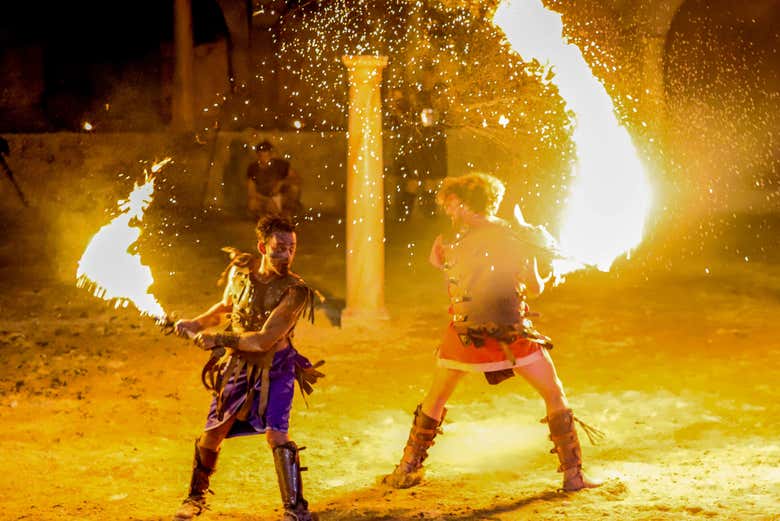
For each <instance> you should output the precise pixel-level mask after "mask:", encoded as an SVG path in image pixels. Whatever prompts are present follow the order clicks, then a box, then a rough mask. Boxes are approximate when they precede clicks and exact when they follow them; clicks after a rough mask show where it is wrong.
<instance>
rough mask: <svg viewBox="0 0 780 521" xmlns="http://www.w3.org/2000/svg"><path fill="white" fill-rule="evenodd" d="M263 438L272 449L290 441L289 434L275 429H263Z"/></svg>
mask: <svg viewBox="0 0 780 521" xmlns="http://www.w3.org/2000/svg"><path fill="white" fill-rule="evenodd" d="M265 439H266V441H267V442H268V446H269V447H271V448H272V449H274V448H276V447H278V446H280V445H284V444H285V443H287V442H289V441H290V435H289V434H288V433H286V432H281V431H275V430H271V429H268V430H267V431H265Z"/></svg>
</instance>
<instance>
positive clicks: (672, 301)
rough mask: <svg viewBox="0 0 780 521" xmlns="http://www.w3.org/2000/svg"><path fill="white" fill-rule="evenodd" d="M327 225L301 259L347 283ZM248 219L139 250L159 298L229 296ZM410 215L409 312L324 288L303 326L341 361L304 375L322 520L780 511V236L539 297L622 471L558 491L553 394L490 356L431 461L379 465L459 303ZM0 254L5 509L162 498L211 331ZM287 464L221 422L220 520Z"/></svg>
mask: <svg viewBox="0 0 780 521" xmlns="http://www.w3.org/2000/svg"><path fill="white" fill-rule="evenodd" d="M332 229H333V226H330V225H327V224H318V225H312V224H308V225H306V226H305V227H304V228H303V229H302V231H301V234H300V239H299V240H300V252H299V258H298V260H297V265H296V268H297V271H298V272H299V273H301V274H302V275H303V276H304V277H305V278H307V280H309V281H310V282H311V283H312V284H314V285H316V286H318V287H320V288H322V289H323V290H325V291H327V292H329V293H330V294H334V295H343V278H344V262H343V257H344V252H343V246H341V247H339V248H337V247H336V246H335V244H334V242H333V241H331V240H329V236H330V233H331V232H332ZM251 233H252V229H251V224H250V223H248V222H240V221H231V220H220V221H214V222H204V223H202V224H201V225H200V226H199V227H197V229H193V230H190V231H188V232H187V233H183V234H181V235H180V236H179V237H177V238H175V240H173V247H172V248H169V249H167V250H164V251H162V250H155V251H154V252H152V253H149V255H148V256H145V259H147V261H148V262H149V264H151V265H152V267H153V269H154V272H155V275H156V277H157V279H158V284H157V285H156V286H155V288H154V291H155V294H156V295H157V296H158V297H159V299H160V301H161V302H162V304H163V305H164V306H165V307H166V309H168V310H175V311H177V312H179V313H180V315H182V316H188V315H191V314H194V313H196V312H200V311H201V310H203V309H205V308H206V307H207V306H208V305H210V304H211V303H213V302H214V301H215V300H216V299H217V298H218V294H219V290H218V289H217V288H216V286H215V284H214V281H215V280H216V277H217V275H218V274H219V272H220V271H221V270H222V268H223V266H224V264H225V258H224V257H223V254H222V253H221V252H220V251H219V247H220V246H222V245H223V244H234V245H237V246H242V247H247V246H251V237H252V235H251ZM333 233H336V234H337V232H333ZM393 233H394V234H395V235H394V236H393V237H391V239H392V240H390V241H389V251H388V284H387V288H388V289H387V291H388V307H389V309H390V311H391V314H392V316H393V320H392V322H391V323H389V324H387V325H386V326H384V327H381V328H376V329H371V330H353V331H348V330H342V329H339V328H337V327H334V326H332V325H330V323H329V322H328V320H327V317H326V315H325V313H324V312H322V311H320V312H318V316H317V323H316V324H315V325H314V326H311V325H308V324H306V325H304V324H301V326H300V327H299V329H298V334H297V346H298V348H299V349H300V350H301V351H302V352H304V353H305V354H307V355H308V356H309V357H310V358H311V359H313V360H319V359H321V358H322V359H325V360H326V361H327V363H326V365H325V366H324V369H325V372H326V373H327V376H326V378H325V379H324V381H322V383H321V384H320V385H318V387H317V389H316V391H315V393H314V394H313V395H312V396H311V399H310V400H309V401H310V403H309V407H308V408H307V407H306V405H305V404H304V403H303V401H302V400H301V399H300V397H296V401H295V404H294V411H293V417H292V429H293V434H294V439H295V440H296V441H297V442H298V443H299V444H300V445H305V446H306V447H307V450H306V451H305V452H304V453H303V454H302V458H303V463H304V465H306V466H308V467H309V469H310V470H309V472H308V473H306V474H305V475H304V478H305V490H306V495H307V497H308V499H309V501H310V502H311V506H312V508H313V510H314V511H316V512H318V513H319V514H320V518H321V519H322V520H323V521H336V520H338V521H356V520H369V519H372V520H412V519H415V520H418V519H441V520H453V521H454V520H459V521H472V520H474V521H475V520H487V519H490V520H522V519H533V520H553V519H555V520H558V519H568V520H582V521H593V520H595V519H615V520H626V519H638V520H651V519H652V520H661V519H663V520H666V519H668V520H690V519H723V520H740V521H741V520H776V519H780V441H779V440H780V437H779V436H778V432H780V419H779V418H780V391H778V388H777V382H778V381H780V340H779V339H778V338H780V336H779V335H778V333H780V326H779V325H778V319H777V317H778V316H780V268H779V266H780V259H776V258H772V256H771V255H766V256H764V258H763V259H758V260H755V261H754V260H752V259H751V261H750V262H740V261H739V260H738V259H737V257H735V256H733V255H731V256H724V255H717V254H711V255H708V254H707V253H704V254H702V255H703V256H700V257H697V258H691V259H689V260H688V261H687V262H679V263H677V264H675V265H674V267H673V269H671V270H668V269H661V268H659V267H655V268H653V267H652V266H650V267H643V268H642V269H639V268H638V266H639V265H640V263H641V258H639V259H637V260H635V261H632V262H634V264H633V265H632V264H631V262H627V263H623V264H622V265H621V266H622V268H621V267H620V266H619V267H618V270H617V271H616V272H614V273H609V274H603V273H597V272H587V273H580V274H577V275H576V276H572V277H571V278H570V280H569V281H568V282H567V283H566V284H565V285H563V286H561V287H558V288H555V289H553V290H551V291H549V292H548V293H546V294H545V295H543V297H542V298H541V299H540V300H539V301H538V302H537V304H536V309H537V310H539V311H541V312H542V317H541V319H539V320H538V321H537V326H538V327H539V329H540V330H542V331H544V332H546V333H547V334H549V335H550V336H552V337H553V338H554V340H555V343H556V347H555V349H554V350H553V351H552V355H553V358H554V360H555V362H556V364H557V367H558V371H559V374H560V376H561V378H562V380H563V382H564V385H565V387H566V389H567V392H568V395H569V398H570V401H571V403H572V406H573V407H574V409H575V412H576V413H577V414H578V415H580V416H581V417H582V418H583V419H585V421H587V422H589V423H592V424H594V425H596V426H598V427H599V428H601V429H602V430H604V431H606V432H607V433H608V438H607V440H606V441H605V442H603V443H602V444H600V445H598V446H590V445H589V444H588V443H587V441H585V442H584V446H583V450H584V453H585V460H586V467H587V470H589V471H590V472H591V473H592V474H593V475H594V476H596V477H600V478H604V479H607V480H608V481H607V484H606V485H605V486H603V487H602V488H599V489H596V490H592V491H587V492H582V493H578V494H562V493H558V492H557V491H556V488H557V487H558V486H559V485H560V482H559V479H560V476H559V475H558V474H556V472H555V468H556V465H557V463H556V461H555V457H554V456H552V455H550V454H548V449H549V448H550V443H549V441H548V440H547V437H546V436H547V432H546V427H545V426H544V425H542V424H540V423H539V419H540V418H541V417H542V416H543V414H544V411H543V405H542V403H541V400H540V399H539V398H537V396H535V395H534V393H533V391H532V390H531V389H530V387H529V386H528V385H527V384H526V383H525V382H523V381H520V380H519V379H517V378H514V379H512V380H509V381H507V382H505V383H503V384H501V385H499V386H497V387H490V386H488V385H487V384H486V383H485V382H484V379H483V378H482V377H481V376H476V375H475V376H472V377H470V378H468V379H467V381H466V382H465V383H464V385H463V386H462V388H460V389H459V390H458V391H457V392H456V394H455V396H454V397H453V399H452V400H451V403H450V411H449V414H448V417H447V422H446V423H445V434H444V435H443V436H441V437H440V441H438V443H437V444H436V446H435V447H434V448H433V449H432V451H431V457H430V459H429V463H428V465H427V466H428V477H427V481H426V482H425V483H424V484H422V485H421V486H419V487H416V488H413V489H410V490H405V491H394V490H389V489H386V488H384V487H382V486H379V485H377V479H378V478H379V477H380V476H381V475H382V474H383V473H386V472H388V471H390V470H391V469H392V467H393V465H394V463H395V462H396V460H397V458H398V457H399V456H400V452H401V448H402V444H403V442H404V441H405V438H406V435H407V433H408V428H409V423H410V418H411V412H412V411H413V410H414V407H415V405H416V403H418V401H419V400H420V398H421V396H422V394H423V393H424V391H425V389H426V387H427V386H428V383H429V378H430V372H429V369H430V367H431V366H432V363H433V350H434V348H435V346H436V342H437V339H438V338H439V335H440V333H441V331H442V328H443V327H444V325H445V323H446V320H447V317H446V305H445V300H444V298H445V297H444V291H443V283H442V281H441V280H440V278H439V275H438V274H437V273H435V272H434V270H433V269H432V268H428V267H426V266H425V264H424V263H423V262H422V258H424V257H425V256H426V255H427V244H428V242H427V241H429V240H430V236H429V235H425V234H423V235H425V236H422V237H421V236H417V237H416V238H415V239H414V240H415V241H416V243H417V245H418V246H416V247H415V248H412V249H410V248H407V245H408V244H409V241H410V240H412V239H411V229H406V230H400V231H399V230H396V231H394V232H393ZM337 239H338V237H336V238H335V239H334V241H335V240H337ZM770 246H772V248H774V250H775V252H776V251H777V245H776V244H774V245H770ZM142 251H143V250H142ZM411 251H413V252H414V253H415V255H410V252H411ZM3 253H4V255H3V259H4V264H3V265H2V280H3V281H4V285H3V291H2V295H0V307H1V308H2V313H0V355H1V356H0V425H1V426H2V436H0V468H2V469H3V473H2V477H0V519H26V520H60V519H61V520H65V519H69V520H70V519H77V520H107V519H122V520H157V519H169V518H170V517H171V515H172V514H173V512H174V511H175V510H176V508H177V507H178V504H179V503H180V501H181V500H182V498H183V496H184V494H185V492H186V487H187V484H188V480H189V472H190V463H191V453H192V442H193V439H194V438H195V436H196V435H197V434H198V432H199V430H200V429H201V428H202V424H203V421H204V415H205V412H206V408H207V406H208V401H209V395H208V393H207V392H206V391H205V390H204V389H203V388H202V387H201V385H200V381H199V375H200V368H201V366H202V364H203V363H204V362H205V359H206V355H205V353H203V352H202V351H199V350H198V349H196V348H195V347H193V346H192V345H191V344H189V343H188V342H186V341H184V340H181V339H177V338H173V337H165V336H161V335H160V334H159V332H158V330H157V329H156V327H155V326H154V325H153V324H152V323H151V322H150V321H148V320H145V319H141V318H139V317H138V315H137V313H136V312H135V311H134V310H133V309H119V310H114V309H113V308H110V307H108V306H107V305H106V304H105V303H103V302H102V301H99V300H97V299H95V298H94V297H92V296H91V295H89V294H88V293H87V292H86V291H84V290H81V289H77V288H76V287H75V286H71V285H67V284H65V283H64V282H57V281H56V280H54V278H53V277H51V276H50V275H49V274H48V273H47V267H46V265H45V258H39V257H35V258H37V259H39V260H38V263H37V264H36V263H35V262H34V261H29V262H28V261H27V260H26V259H27V257H23V258H20V259H18V261H11V260H9V258H10V254H9V252H8V251H4V252H3ZM30 258H31V259H32V258H33V257H30ZM732 259H733V260H732ZM705 267H706V268H708V269H709V272H710V273H709V274H705V272H704V268H705ZM169 273H170V275H168V276H166V274H169ZM581 435H582V433H581ZM582 437H583V438H584V436H582ZM272 467H273V463H272V459H271V455H270V452H269V450H268V449H267V448H266V446H265V441H264V439H263V438H262V437H247V438H241V439H234V440H228V441H227V442H226V444H225V445H224V447H223V452H222V456H221V459H220V462H219V471H218V472H217V474H216V475H215V476H214V479H213V481H212V488H213V489H214V490H215V492H216V494H215V495H214V496H212V499H211V505H212V510H211V511H209V512H207V513H206V514H205V515H204V516H203V519H204V520H228V519H229V520H250V519H253V520H254V519H256V520H271V519H277V518H278V517H279V508H278V507H279V492H278V490H277V486H276V477H275V474H274V472H273V468H272Z"/></svg>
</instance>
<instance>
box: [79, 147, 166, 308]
mask: <svg viewBox="0 0 780 521" xmlns="http://www.w3.org/2000/svg"><path fill="white" fill-rule="evenodd" d="M170 161H171V158H166V159H164V160H163V161H160V162H159V163H156V164H154V165H153V166H152V168H151V171H152V174H150V173H148V172H145V182H144V183H143V184H142V185H138V183H136V184H135V187H134V188H133V191H132V192H131V193H130V196H129V197H128V198H127V200H120V201H119V202H118V205H119V209H120V210H122V213H121V214H119V215H118V216H116V217H115V218H114V219H113V220H112V221H111V222H110V223H108V224H107V225H105V226H103V227H102V228H101V229H100V230H98V232H97V233H96V234H95V236H94V237H92V240H91V241H90V242H89V244H88V245H87V248H86V249H85V250H84V253H83V254H82V256H81V260H79V267H78V270H77V272H76V279H77V284H78V286H79V287H84V286H88V287H90V288H91V289H92V292H93V293H94V295H95V296H97V297H100V298H102V299H105V300H111V301H114V303H115V305H116V306H117V307H119V306H126V305H127V303H128V302H132V303H133V305H135V307H136V308H138V310H139V311H140V312H141V313H142V314H144V315H151V316H152V317H155V318H156V319H158V320H160V321H162V320H163V319H164V318H165V311H164V310H163V308H162V306H161V305H160V303H159V302H157V299H156V298H155V297H154V295H152V294H151V293H149V287H150V286H151V285H152V283H153V282H154V277H152V271H151V270H150V269H149V267H148V266H145V265H144V264H142V263H141V257H140V256H139V255H138V254H137V253H130V248H131V247H132V246H133V245H134V244H135V242H136V241H137V240H138V238H139V237H140V235H141V228H139V227H138V226H137V224H138V223H140V222H141V221H142V220H143V217H144V211H146V208H148V206H149V203H151V202H152V197H153V195H154V176H153V174H154V173H155V172H158V171H159V170H160V168H162V167H163V166H165V165H166V164H168V163H169V162H170Z"/></svg>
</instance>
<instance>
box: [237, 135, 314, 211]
mask: <svg viewBox="0 0 780 521" xmlns="http://www.w3.org/2000/svg"><path fill="white" fill-rule="evenodd" d="M254 149H255V153H256V154H257V161H255V162H253V163H252V164H251V165H249V167H248V168H247V170H246V177H247V196H248V199H247V207H248V210H249V213H250V215H251V216H252V217H253V218H255V219H257V218H259V217H262V216H265V215H269V214H277V215H282V216H285V217H287V218H293V217H294V216H296V215H299V214H300V212H301V210H302V209H303V205H302V204H301V179H300V177H299V176H298V174H296V173H295V171H294V170H293V169H292V168H290V162H289V161H285V160H284V159H280V158H277V157H274V146H273V145H272V144H271V143H270V142H269V141H263V142H261V143H258V144H257V145H255V147H254Z"/></svg>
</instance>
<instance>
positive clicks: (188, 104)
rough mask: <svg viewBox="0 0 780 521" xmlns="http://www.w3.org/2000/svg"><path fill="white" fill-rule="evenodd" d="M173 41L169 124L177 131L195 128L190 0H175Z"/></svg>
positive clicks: (190, 130) (188, 130)
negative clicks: (173, 64) (173, 60)
mask: <svg viewBox="0 0 780 521" xmlns="http://www.w3.org/2000/svg"><path fill="white" fill-rule="evenodd" d="M173 17H174V43H175V52H174V54H175V61H176V69H175V72H174V77H173V107H172V109H173V110H172V112H173V118H172V122H171V123H172V124H173V127H174V128H175V129H176V130H178V131H181V132H193V131H194V130H195V95H194V80H195V76H194V74H193V66H194V54H195V53H194V43H193V39H192V0H175V3H174V13H173Z"/></svg>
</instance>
